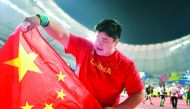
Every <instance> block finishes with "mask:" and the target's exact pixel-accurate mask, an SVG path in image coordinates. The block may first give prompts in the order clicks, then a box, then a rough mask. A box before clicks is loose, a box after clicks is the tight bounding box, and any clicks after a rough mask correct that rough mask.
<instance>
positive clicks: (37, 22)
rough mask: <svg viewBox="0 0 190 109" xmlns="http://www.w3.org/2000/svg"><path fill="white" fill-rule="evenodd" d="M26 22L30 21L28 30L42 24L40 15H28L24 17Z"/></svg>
mask: <svg viewBox="0 0 190 109" xmlns="http://www.w3.org/2000/svg"><path fill="white" fill-rule="evenodd" d="M24 22H28V23H29V25H28V26H27V31H30V30H32V29H33V28H35V27H37V26H39V25H40V18H39V17H38V16H31V17H26V18H25V19H24Z"/></svg>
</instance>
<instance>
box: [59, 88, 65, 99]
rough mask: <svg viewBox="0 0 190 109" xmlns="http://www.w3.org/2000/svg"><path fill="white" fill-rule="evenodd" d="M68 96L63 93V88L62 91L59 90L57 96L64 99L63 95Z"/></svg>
mask: <svg viewBox="0 0 190 109" xmlns="http://www.w3.org/2000/svg"><path fill="white" fill-rule="evenodd" d="M64 96H66V94H65V93H63V90H61V91H60V92H59V91H57V98H61V99H62V100H63V97H64Z"/></svg>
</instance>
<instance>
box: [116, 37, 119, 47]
mask: <svg viewBox="0 0 190 109" xmlns="http://www.w3.org/2000/svg"><path fill="white" fill-rule="evenodd" d="M118 43H119V39H116V40H115V47H116V46H117V44H118Z"/></svg>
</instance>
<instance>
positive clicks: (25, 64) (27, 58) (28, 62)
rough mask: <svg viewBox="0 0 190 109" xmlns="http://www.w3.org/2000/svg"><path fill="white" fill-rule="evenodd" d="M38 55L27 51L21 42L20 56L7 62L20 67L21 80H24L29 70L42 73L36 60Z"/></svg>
mask: <svg viewBox="0 0 190 109" xmlns="http://www.w3.org/2000/svg"><path fill="white" fill-rule="evenodd" d="M37 56H38V55H37V54H35V53H27V52H26V51H25V50H24V48H23V47H22V45H21V44H19V53H18V57H17V58H15V59H12V60H9V61H7V62H5V64H8V65H12V66H15V67H18V73H19V82H20V81H21V80H22V78H23V77H24V75H25V74H26V72H27V70H30V71H34V72H36V73H41V72H40V70H39V69H38V67H37V66H36V64H35V63H34V60H35V59H36V57H37Z"/></svg>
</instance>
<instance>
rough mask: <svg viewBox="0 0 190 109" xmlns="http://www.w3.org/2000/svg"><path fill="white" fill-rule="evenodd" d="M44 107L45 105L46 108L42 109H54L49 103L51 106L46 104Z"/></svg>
mask: <svg viewBox="0 0 190 109" xmlns="http://www.w3.org/2000/svg"><path fill="white" fill-rule="evenodd" d="M45 105H46V106H45V107H44V108H43V109H54V108H53V107H52V105H53V104H52V103H51V104H46V103H45Z"/></svg>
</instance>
